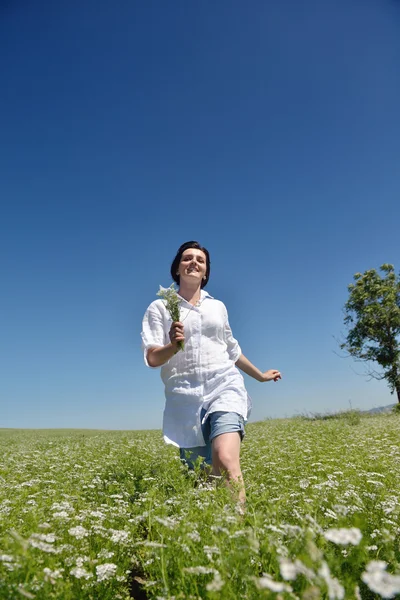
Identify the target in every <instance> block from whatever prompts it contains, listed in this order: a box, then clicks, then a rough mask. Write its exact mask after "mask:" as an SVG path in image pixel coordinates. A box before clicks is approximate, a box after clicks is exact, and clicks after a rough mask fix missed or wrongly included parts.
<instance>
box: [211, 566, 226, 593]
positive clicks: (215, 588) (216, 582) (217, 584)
mask: <svg viewBox="0 0 400 600" xmlns="http://www.w3.org/2000/svg"><path fill="white" fill-rule="evenodd" d="M224 585H225V581H222V578H221V575H220V574H219V573H218V571H216V572H215V573H214V579H213V580H212V581H210V583H207V585H206V589H207V591H208V592H219V591H220V590H221V589H222V588H223V587H224Z"/></svg>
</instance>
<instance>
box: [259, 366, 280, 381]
mask: <svg viewBox="0 0 400 600" xmlns="http://www.w3.org/2000/svg"><path fill="white" fill-rule="evenodd" d="M278 379H282V375H281V374H280V372H279V371H276V370H275V369H270V370H269V371H265V373H263V374H262V381H278Z"/></svg>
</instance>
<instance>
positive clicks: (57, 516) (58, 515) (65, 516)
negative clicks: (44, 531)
mask: <svg viewBox="0 0 400 600" xmlns="http://www.w3.org/2000/svg"><path fill="white" fill-rule="evenodd" d="M53 518H54V519H65V520H66V521H69V520H70V518H71V517H70V516H69V514H68V513H67V511H65V510H60V511H59V512H55V513H53Z"/></svg>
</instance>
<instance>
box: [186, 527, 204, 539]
mask: <svg viewBox="0 0 400 600" xmlns="http://www.w3.org/2000/svg"><path fill="white" fill-rule="evenodd" d="M186 535H187V537H188V538H189V539H191V540H193V541H194V542H199V541H200V540H201V537H200V534H199V532H198V531H197V530H196V529H195V530H194V531H191V532H189V533H187V534H186Z"/></svg>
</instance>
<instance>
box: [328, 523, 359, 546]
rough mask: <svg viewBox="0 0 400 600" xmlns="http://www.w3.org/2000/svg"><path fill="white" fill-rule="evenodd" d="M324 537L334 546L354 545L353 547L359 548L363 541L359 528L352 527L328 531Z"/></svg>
mask: <svg viewBox="0 0 400 600" xmlns="http://www.w3.org/2000/svg"><path fill="white" fill-rule="evenodd" d="M324 537H325V539H326V540H329V541H330V542H333V543H334V544H340V545H342V546H346V545H347V544H353V546H358V544H359V543H360V542H361V539H362V533H361V531H360V530H359V529H358V528H357V527H350V529H346V528H341V529H328V530H327V531H325V533H324Z"/></svg>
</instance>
